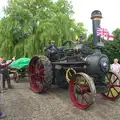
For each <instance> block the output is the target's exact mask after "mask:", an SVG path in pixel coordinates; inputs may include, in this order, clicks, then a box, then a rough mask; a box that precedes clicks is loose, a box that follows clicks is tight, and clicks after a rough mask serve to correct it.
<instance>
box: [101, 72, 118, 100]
mask: <svg viewBox="0 0 120 120" xmlns="http://www.w3.org/2000/svg"><path fill="white" fill-rule="evenodd" d="M106 84H107V86H108V88H107V90H106V92H105V93H103V94H102V95H103V96H104V97H106V98H107V99H109V100H116V99H118V98H119V94H120V79H119V75H118V74H117V73H114V72H111V71H110V72H109V73H108V74H107V75H106Z"/></svg>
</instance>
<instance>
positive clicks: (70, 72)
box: [66, 68, 76, 83]
mask: <svg viewBox="0 0 120 120" xmlns="http://www.w3.org/2000/svg"><path fill="white" fill-rule="evenodd" d="M74 74H76V71H75V70H74V69H73V68H69V69H68V70H67V71H66V81H67V82H68V83H69V81H70V78H71V77H72V76H73V75H74Z"/></svg>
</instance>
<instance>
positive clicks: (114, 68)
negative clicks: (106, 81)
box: [111, 58, 120, 73]
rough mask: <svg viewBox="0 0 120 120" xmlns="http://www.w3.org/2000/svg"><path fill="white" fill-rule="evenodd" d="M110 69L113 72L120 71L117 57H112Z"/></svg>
mask: <svg viewBox="0 0 120 120" xmlns="http://www.w3.org/2000/svg"><path fill="white" fill-rule="evenodd" d="M111 70H112V71H113V72H117V73H120V64H119V63H118V59H117V58H115V59H114V63H113V64H112V65H111Z"/></svg>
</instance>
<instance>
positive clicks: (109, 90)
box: [28, 10, 120, 109]
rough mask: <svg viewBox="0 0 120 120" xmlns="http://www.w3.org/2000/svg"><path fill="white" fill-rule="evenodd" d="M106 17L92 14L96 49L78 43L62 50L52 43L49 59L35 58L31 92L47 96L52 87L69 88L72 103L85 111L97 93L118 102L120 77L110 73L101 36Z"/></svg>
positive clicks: (64, 45)
mask: <svg viewBox="0 0 120 120" xmlns="http://www.w3.org/2000/svg"><path fill="white" fill-rule="evenodd" d="M101 18H102V14H101V12H100V11H98V10H95V11H93V12H92V14H91V19H92V24H93V36H94V38H93V49H92V50H90V49H89V48H88V46H87V45H86V44H83V43H81V44H80V43H78V42H77V41H66V42H64V43H63V44H62V46H61V48H57V46H55V44H54V43H53V42H52V44H51V45H49V46H48V47H46V49H45V56H43V55H39V56H37V55H36V56H34V57H33V58H32V59H31V61H30V63H29V67H28V71H29V72H28V75H29V80H30V88H31V89H32V91H34V92H36V93H43V92H46V91H47V90H48V89H49V88H50V86H51V84H54V85H57V86H59V87H61V88H65V87H69V93H70V98H71V101H72V102H73V103H74V105H75V106H76V107H78V108H81V109H86V108H88V107H89V106H90V105H91V104H92V103H93V102H94V100H95V95H96V93H99V94H101V95H103V96H104V97H106V98H108V99H110V100H116V99H117V98H118V97H119V93H120V84H119V81H120V76H119V75H118V74H117V73H115V72H113V71H109V59H108V57H107V56H106V55H105V54H102V53H101V48H103V47H104V44H103V43H102V42H101V41H100V37H99V36H97V34H96V30H97V28H98V27H99V26H100V20H101Z"/></svg>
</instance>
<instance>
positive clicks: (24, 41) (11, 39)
mask: <svg viewBox="0 0 120 120" xmlns="http://www.w3.org/2000/svg"><path fill="white" fill-rule="evenodd" d="M4 12H5V17H4V18H3V19H1V20H0V45H1V48H0V55H3V56H5V57H8V58H10V57H12V56H13V55H15V56H17V57H18V58H19V57H32V56H33V55H35V54H42V53H43V51H44V50H43V49H44V47H45V45H47V44H48V43H49V41H51V40H54V41H55V42H56V44H57V45H58V46H60V45H61V41H62V40H71V39H74V38H75V35H79V34H83V36H84V38H86V34H85V32H86V30H85V28H84V25H83V23H76V22H75V20H74V19H72V15H73V13H74V12H73V10H72V5H71V3H70V2H68V1H67V0H57V1H56V2H53V1H52V0H9V1H8V6H7V8H5V10H4Z"/></svg>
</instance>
